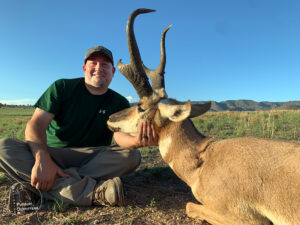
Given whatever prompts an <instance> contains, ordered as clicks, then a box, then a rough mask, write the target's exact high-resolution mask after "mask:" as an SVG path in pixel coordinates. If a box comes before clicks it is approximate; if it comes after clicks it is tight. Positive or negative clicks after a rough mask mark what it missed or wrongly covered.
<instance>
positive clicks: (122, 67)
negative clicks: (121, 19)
mask: <svg viewBox="0 0 300 225" xmlns="http://www.w3.org/2000/svg"><path fill="white" fill-rule="evenodd" d="M149 12H155V10H152V9H137V10H135V11H133V12H132V13H131V15H130V16H129V19H128V21H127V27H126V33H127V45H128V50H129V56H130V63H129V64H123V63H122V62H121V60H119V62H118V64H117V67H118V69H119V71H120V72H121V73H122V74H123V75H124V76H125V77H126V78H127V80H129V81H130V83H131V84H132V85H133V87H134V88H135V90H136V92H137V94H138V95H139V97H140V99H142V98H143V97H147V98H148V97H150V96H152V95H153V90H152V87H151V85H150V83H149V80H148V77H147V75H146V73H145V71H144V68H143V63H142V60H141V55H140V52H139V48H138V46H137V43H136V39H135V35H134V29H133V24H134V20H135V17H136V16H138V15H139V14H142V13H149Z"/></svg>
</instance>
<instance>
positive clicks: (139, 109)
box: [137, 106, 145, 112]
mask: <svg viewBox="0 0 300 225" xmlns="http://www.w3.org/2000/svg"><path fill="white" fill-rule="evenodd" d="M137 110H138V112H145V109H143V108H142V107H141V106H138V107H137Z"/></svg>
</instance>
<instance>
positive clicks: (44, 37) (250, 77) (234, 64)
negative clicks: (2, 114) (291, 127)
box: [0, 0, 300, 104]
mask: <svg viewBox="0 0 300 225" xmlns="http://www.w3.org/2000/svg"><path fill="white" fill-rule="evenodd" d="M137 8H148V9H155V10H156V12H153V13H148V14H142V15H139V16H138V17H137V18H136V20H135V26H134V30H135V34H136V39H137V43H138V46H139V49H140V53H141V56H142V60H143V62H144V64H145V65H146V66H147V67H149V68H156V67H157V66H158V63H159V57H160V38H161V33H162V31H163V29H164V28H165V27H167V26H168V25H170V24H172V25H173V26H172V27H171V29H170V30H169V32H168V33H167V36H166V53H167V63H166V69H165V72H166V73H165V83H166V91H167V93H168V96H169V97H172V98H175V99H178V100H180V101H186V100H189V99H190V100H192V101H218V102H220V101H225V100H241V99H246V100H254V101H258V102H261V101H272V102H284V101H294V100H300V91H299V84H300V13H299V12H300V1H298V0H288V1H284V0H184V1H183V0H151V1H150V0H130V1H119V0H85V1H83V0H63V1H62V0H51V1H50V0H49V1H46V0H26V1H23V0H1V1H0V28H1V30H0V46H1V48H0V65H1V66H0V103H6V104H34V103H35V101H36V100H37V99H38V98H39V97H40V96H41V95H42V93H43V92H44V91H45V90H46V89H47V88H48V87H49V86H50V85H51V84H52V83H53V82H54V81H55V80H57V79H61V78H68V79H69V78H77V77H83V76H84V75H83V70H82V65H83V61H84V55H85V52H86V50H87V49H88V48H90V47H93V46H96V45H103V46H105V47H107V48H109V49H110V50H111V51H112V52H113V55H114V59H115V65H116V63H117V61H118V60H119V59H122V62H123V63H129V54H128V48H127V42H126V22H127V19H128V17H129V15H130V13H131V12H132V11H133V10H135V9H137ZM110 88H111V89H113V90H115V91H117V92H119V93H120V94H122V95H123V96H125V97H127V98H128V99H130V100H131V101H133V102H135V101H138V95H137V94H136V92H135V90H134V88H133V87H132V86H131V84H130V83H129V81H127V80H126V79H125V78H124V76H123V75H122V74H121V73H120V72H119V71H118V70H117V71H116V73H115V75H114V78H113V81H112V83H111V85H110Z"/></svg>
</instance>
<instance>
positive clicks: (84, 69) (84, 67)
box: [82, 64, 86, 72]
mask: <svg viewBox="0 0 300 225" xmlns="http://www.w3.org/2000/svg"><path fill="white" fill-rule="evenodd" d="M82 69H83V72H85V71H86V66H85V64H84V65H83V66H82Z"/></svg>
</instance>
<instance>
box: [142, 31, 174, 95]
mask: <svg viewBox="0 0 300 225" xmlns="http://www.w3.org/2000/svg"><path fill="white" fill-rule="evenodd" d="M171 26H172V25H170V26H168V27H167V28H165V30H164V31H163V33H162V35H161V42H160V62H159V65H158V67H157V69H156V70H151V69H148V68H147V67H146V66H145V65H144V64H143V67H144V70H145V71H146V74H147V75H148V77H149V78H150V80H151V83H152V89H153V90H154V91H155V92H156V93H157V94H158V95H159V97H161V98H167V97H168V96H167V93H166V90H165V78H164V74H165V66H166V48H165V37H166V33H167V31H168V30H169V29H170V28H171Z"/></svg>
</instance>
